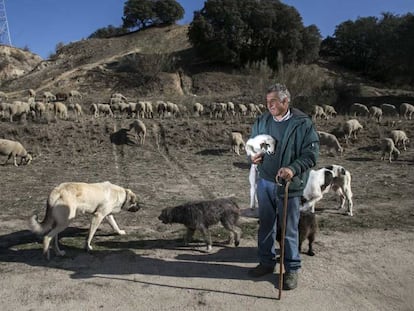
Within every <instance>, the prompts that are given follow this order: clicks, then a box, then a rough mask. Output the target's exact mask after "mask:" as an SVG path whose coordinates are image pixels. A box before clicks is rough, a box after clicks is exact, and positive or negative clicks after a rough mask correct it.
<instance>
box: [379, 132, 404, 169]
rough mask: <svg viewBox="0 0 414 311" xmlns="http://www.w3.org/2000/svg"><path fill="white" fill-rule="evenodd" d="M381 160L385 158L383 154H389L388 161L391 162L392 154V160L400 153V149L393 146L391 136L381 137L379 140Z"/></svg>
mask: <svg viewBox="0 0 414 311" xmlns="http://www.w3.org/2000/svg"><path fill="white" fill-rule="evenodd" d="M381 151H382V155H381V160H382V161H383V160H385V155H386V154H388V155H389V162H390V163H391V162H392V157H393V156H394V160H396V159H397V158H398V156H399V155H400V154H401V152H400V150H398V149H397V148H396V147H395V144H394V141H393V140H392V138H383V139H382V141H381Z"/></svg>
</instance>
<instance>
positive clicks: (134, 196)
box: [125, 189, 137, 203]
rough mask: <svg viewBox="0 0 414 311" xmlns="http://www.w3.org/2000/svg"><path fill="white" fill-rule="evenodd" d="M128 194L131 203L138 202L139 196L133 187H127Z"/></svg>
mask: <svg viewBox="0 0 414 311" xmlns="http://www.w3.org/2000/svg"><path fill="white" fill-rule="evenodd" d="M125 192H126V195H127V200H128V201H129V202H130V203H136V202H137V196H136V195H135V193H133V192H132V190H131V189H125Z"/></svg>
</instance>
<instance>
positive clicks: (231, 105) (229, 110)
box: [227, 102, 236, 117]
mask: <svg viewBox="0 0 414 311" xmlns="http://www.w3.org/2000/svg"><path fill="white" fill-rule="evenodd" d="M234 109H235V108H234V103H233V102H227V113H228V114H229V115H230V116H232V117H234V116H235V114H236V111H235V110H234Z"/></svg>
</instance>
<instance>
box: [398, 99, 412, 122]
mask: <svg viewBox="0 0 414 311" xmlns="http://www.w3.org/2000/svg"><path fill="white" fill-rule="evenodd" d="M413 113H414V106H413V105H411V104H409V103H402V104H401V106H400V116H401V117H402V116H404V119H406V120H411V117H412V115H413Z"/></svg>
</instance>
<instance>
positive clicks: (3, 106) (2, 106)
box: [0, 102, 10, 118]
mask: <svg viewBox="0 0 414 311" xmlns="http://www.w3.org/2000/svg"><path fill="white" fill-rule="evenodd" d="M9 106H10V104H8V103H4V102H0V115H1V117H2V118H4V117H5V113H6V112H8V111H9Z"/></svg>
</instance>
